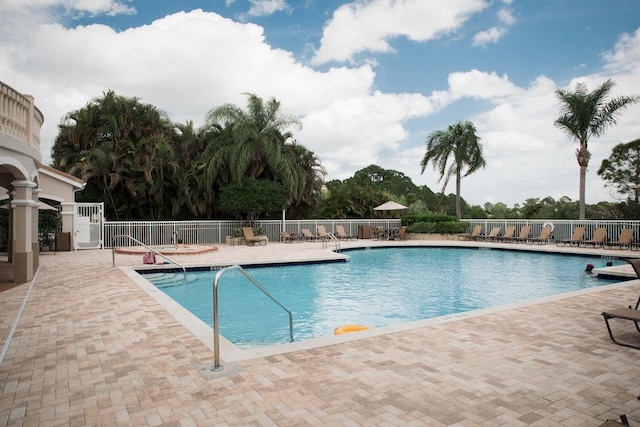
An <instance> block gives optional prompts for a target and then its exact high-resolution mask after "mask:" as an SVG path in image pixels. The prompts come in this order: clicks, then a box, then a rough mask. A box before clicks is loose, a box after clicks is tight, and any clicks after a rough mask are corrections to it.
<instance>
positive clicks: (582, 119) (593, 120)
mask: <svg viewBox="0 0 640 427" xmlns="http://www.w3.org/2000/svg"><path fill="white" fill-rule="evenodd" d="M614 85H615V83H614V82H613V81H612V80H611V79H609V80H607V81H606V82H604V83H603V84H602V85H601V86H600V87H598V88H596V89H595V90H594V91H593V92H589V91H588V90H587V85H586V84H584V83H583V82H580V83H578V84H576V90H575V92H571V91H570V90H567V89H558V90H556V95H557V97H558V98H559V99H560V101H561V102H562V105H561V107H560V117H559V118H558V119H557V120H556V121H555V125H556V126H557V127H558V128H560V129H562V130H563V131H564V132H565V133H566V134H567V136H568V137H569V138H571V139H576V140H577V141H578V143H579V144H580V147H579V148H578V149H577V150H576V158H577V159H578V165H579V166H580V219H584V218H585V180H586V176H587V166H588V165H589V159H590V158H591V153H590V152H589V149H588V147H587V143H588V142H589V138H590V137H592V136H595V137H598V136H602V135H604V133H605V131H606V130H607V128H608V127H609V126H612V125H614V124H616V121H617V118H618V114H619V110H620V109H622V108H624V107H626V106H627V105H629V104H633V103H635V102H638V100H640V98H638V97H637V96H620V97H618V98H613V99H611V100H609V101H607V97H608V96H609V93H610V92H611V89H612V88H613V86H614Z"/></svg>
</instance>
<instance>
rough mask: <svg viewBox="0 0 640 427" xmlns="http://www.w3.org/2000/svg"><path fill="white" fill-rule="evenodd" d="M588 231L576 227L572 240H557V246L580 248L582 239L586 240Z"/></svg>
mask: <svg viewBox="0 0 640 427" xmlns="http://www.w3.org/2000/svg"><path fill="white" fill-rule="evenodd" d="M585 231H586V228H585V227H576V228H574V229H573V234H572V235H571V238H570V239H558V240H556V245H557V246H564V245H569V246H578V245H579V244H580V242H581V241H582V239H584V232H585Z"/></svg>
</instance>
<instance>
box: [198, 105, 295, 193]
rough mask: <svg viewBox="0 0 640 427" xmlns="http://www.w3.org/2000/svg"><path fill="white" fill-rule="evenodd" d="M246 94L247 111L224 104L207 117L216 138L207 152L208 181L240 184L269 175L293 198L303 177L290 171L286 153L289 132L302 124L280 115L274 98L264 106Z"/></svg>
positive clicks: (208, 126)
mask: <svg viewBox="0 0 640 427" xmlns="http://www.w3.org/2000/svg"><path fill="white" fill-rule="evenodd" d="M247 95H248V96H249V99H248V102H247V109H246V110H243V109H242V108H240V107H237V106H236V105H233V104H225V105H222V106H221V107H218V108H215V109H213V110H211V111H209V113H208V114H207V119H206V125H207V128H208V130H209V131H210V133H211V134H212V135H213V141H212V142H211V143H210V145H211V146H210V147H209V146H208V147H207V150H206V152H205V158H206V159H207V162H208V164H207V171H208V177H209V180H210V181H212V182H213V181H216V180H218V179H220V178H223V180H226V179H230V180H232V181H233V182H235V183H237V182H240V179H241V178H242V176H247V177H249V178H259V177H261V176H262V175H263V174H264V173H265V172H267V173H270V174H271V175H272V176H271V177H270V178H273V179H274V180H277V181H279V182H281V183H282V185H283V186H284V187H285V189H286V191H287V194H289V195H290V196H293V195H295V194H296V193H297V192H298V191H299V189H300V187H301V184H302V183H301V181H300V180H301V179H303V176H300V174H297V173H295V172H296V171H295V170H292V169H291V167H290V163H289V162H287V161H286V160H288V159H283V151H285V144H286V143H287V141H289V140H290V139H292V134H291V133H290V132H287V131H286V129H288V128H291V127H295V128H300V122H299V120H298V119H297V118H295V117H293V116H288V115H283V114H282V113H280V111H279V110H280V102H278V101H277V100H276V99H275V98H271V99H269V100H268V101H267V102H266V103H265V102H264V101H263V100H262V98H260V97H258V96H256V95H254V94H247ZM283 132H284V133H283Z"/></svg>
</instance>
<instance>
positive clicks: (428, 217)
mask: <svg viewBox="0 0 640 427" xmlns="http://www.w3.org/2000/svg"><path fill="white" fill-rule="evenodd" d="M401 220H402V225H413V224H417V223H419V222H428V223H434V224H437V223H441V222H459V220H458V218H457V217H456V216H453V215H436V214H415V215H404V216H403V217H402V218H401ZM465 224H466V223H465Z"/></svg>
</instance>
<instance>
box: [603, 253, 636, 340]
mask: <svg viewBox="0 0 640 427" xmlns="http://www.w3.org/2000/svg"><path fill="white" fill-rule="evenodd" d="M627 262H628V263H629V264H631V266H632V267H633V269H634V271H635V272H636V277H638V278H640V259H631V260H627ZM638 306H640V298H638V301H637V302H636V306H635V308H634V307H632V306H629V307H627V308H619V309H617V310H610V311H603V312H602V317H604V321H605V323H606V325H607V331H608V332H609V337H610V338H611V341H613V342H614V343H616V344H618V345H622V346H625V347H631V348H637V349H638V350H640V341H639V342H638V343H637V344H636V343H630V342H628V341H620V340H617V339H616V338H615V337H614V336H613V332H612V331H611V325H610V324H609V320H611V319H621V320H630V321H632V322H633V324H634V325H635V327H636V330H637V331H638V332H640V326H638V322H640V310H638Z"/></svg>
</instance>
